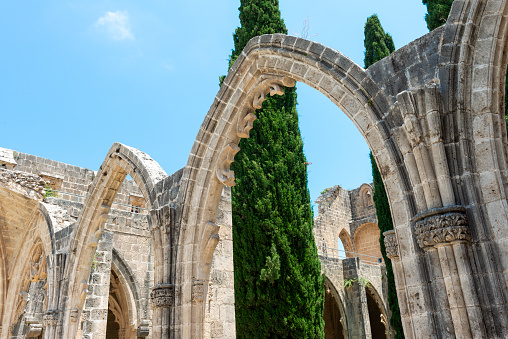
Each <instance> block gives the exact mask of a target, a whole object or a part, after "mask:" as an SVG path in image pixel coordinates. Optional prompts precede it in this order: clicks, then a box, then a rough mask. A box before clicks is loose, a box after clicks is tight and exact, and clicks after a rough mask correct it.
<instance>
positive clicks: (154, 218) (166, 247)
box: [150, 206, 175, 339]
mask: <svg viewBox="0 0 508 339" xmlns="http://www.w3.org/2000/svg"><path fill="white" fill-rule="evenodd" d="M174 214H175V210H174V208H172V207H170V206H163V207H161V208H159V209H156V210H151V211H150V223H151V228H152V243H153V250H154V260H155V265H154V266H155V272H154V281H155V286H154V287H152V290H151V292H150V305H151V307H152V309H153V313H152V337H153V338H157V339H159V338H161V339H169V337H170V330H171V319H172V318H171V317H172V316H173V314H172V311H173V307H174V300H175V286H174V283H173V281H174V276H173V275H174V274H173V265H174V263H173V255H174V253H173V242H174V227H172V222H173V221H174V220H175V216H174Z"/></svg>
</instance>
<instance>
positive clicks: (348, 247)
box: [339, 229, 355, 258]
mask: <svg viewBox="0 0 508 339" xmlns="http://www.w3.org/2000/svg"><path fill="white" fill-rule="evenodd" d="M339 239H340V241H341V242H342V246H344V251H345V253H346V258H352V257H354V256H355V255H354V251H355V250H354V248H353V243H352V242H351V236H350V235H349V233H348V232H347V231H346V230H344V229H343V230H342V231H340V233H339Z"/></svg>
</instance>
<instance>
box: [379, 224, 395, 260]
mask: <svg viewBox="0 0 508 339" xmlns="http://www.w3.org/2000/svg"><path fill="white" fill-rule="evenodd" d="M383 236H384V238H385V248H386V256H387V257H388V258H389V259H390V260H394V259H398V258H399V244H398V243H397V236H396V235H395V230H390V231H386V232H384V233H383Z"/></svg>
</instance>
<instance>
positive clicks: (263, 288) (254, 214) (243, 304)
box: [230, 0, 324, 338]
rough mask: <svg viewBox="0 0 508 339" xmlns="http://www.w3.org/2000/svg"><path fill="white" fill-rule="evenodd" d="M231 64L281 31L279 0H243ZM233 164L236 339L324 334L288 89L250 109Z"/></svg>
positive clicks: (304, 183)
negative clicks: (254, 43)
mask: <svg viewBox="0 0 508 339" xmlns="http://www.w3.org/2000/svg"><path fill="white" fill-rule="evenodd" d="M240 3H241V5H240V8H239V10H240V23H241V27H239V28H237V29H236V31H235V34H234V43H235V49H234V51H233V53H232V55H231V58H230V66H231V65H232V64H233V62H234V60H236V58H237V56H238V55H239V54H240V53H241V51H242V49H243V48H244V47H245V45H246V44H247V42H248V41H249V39H251V38H252V37H254V36H257V35H261V34H269V33H287V30H286V27H285V25H284V21H283V20H282V19H281V15H280V11H279V2H278V1H277V0H241V1H240ZM255 114H256V116H257V117H258V119H257V120H256V121H255V122H254V128H253V129H252V130H251V131H250V138H248V139H242V140H241V142H240V145H239V146H240V149H241V151H240V152H239V153H238V154H237V155H236V158H235V162H234V163H233V164H232V169H233V170H234V171H235V176H236V186H235V187H233V189H232V208H233V240H234V241H233V253H234V270H235V271H234V272H235V273H234V276H235V312H236V330H237V336H238V338H274V337H280V338H323V337H324V321H323V311H324V278H323V277H322V275H321V263H320V261H319V258H318V255H317V249H316V245H315V243H314V236H313V234H312V228H313V214H312V209H311V205H310V195H309V191H308V188H307V167H306V160H305V155H304V153H303V141H302V138H301V135H300V129H299V126H298V114H297V112H296V92H295V89H294V88H286V89H285V94H284V95H283V96H281V97H277V96H276V97H270V98H267V100H266V101H265V102H264V103H263V108H262V109H259V110H256V113H255Z"/></svg>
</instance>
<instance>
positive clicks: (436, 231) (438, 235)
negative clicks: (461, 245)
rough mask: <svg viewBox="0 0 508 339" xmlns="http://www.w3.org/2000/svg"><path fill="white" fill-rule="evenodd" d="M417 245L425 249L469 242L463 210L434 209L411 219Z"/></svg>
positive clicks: (456, 207)
mask: <svg viewBox="0 0 508 339" xmlns="http://www.w3.org/2000/svg"><path fill="white" fill-rule="evenodd" d="M413 223H414V232H415V237H416V240H417V242H418V245H419V246H420V247H421V248H423V249H425V248H428V247H436V246H437V245H439V244H444V243H450V242H453V241H464V242H466V241H470V240H471V235H470V233H469V225H468V222H467V217H466V213H465V209H464V208H463V207H461V206H451V207H443V208H435V209H432V210H430V211H427V212H424V213H422V214H419V215H417V216H415V217H414V218H413Z"/></svg>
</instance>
